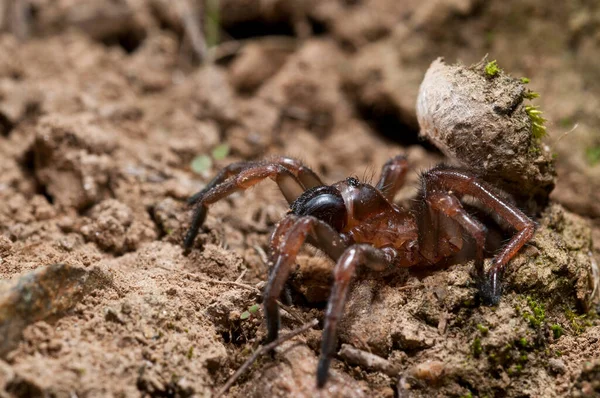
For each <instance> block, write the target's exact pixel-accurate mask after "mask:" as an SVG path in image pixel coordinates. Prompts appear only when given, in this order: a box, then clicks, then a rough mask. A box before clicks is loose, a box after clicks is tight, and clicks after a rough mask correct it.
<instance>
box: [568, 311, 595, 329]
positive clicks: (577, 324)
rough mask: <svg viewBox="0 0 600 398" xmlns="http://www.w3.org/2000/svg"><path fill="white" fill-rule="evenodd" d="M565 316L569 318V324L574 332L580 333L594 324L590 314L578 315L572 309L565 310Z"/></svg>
mask: <svg viewBox="0 0 600 398" xmlns="http://www.w3.org/2000/svg"><path fill="white" fill-rule="evenodd" d="M565 316H566V317H567V319H568V320H569V325H570V326H571V329H572V330H573V333H575V334H576V335H579V334H581V333H583V332H584V331H585V329H586V328H588V327H590V326H592V321H591V320H590V315H589V314H582V315H577V314H576V313H574V312H573V311H571V310H570V309H568V308H567V309H566V310H565Z"/></svg>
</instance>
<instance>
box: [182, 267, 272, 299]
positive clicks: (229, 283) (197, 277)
mask: <svg viewBox="0 0 600 398" xmlns="http://www.w3.org/2000/svg"><path fill="white" fill-rule="evenodd" d="M185 275H186V276H187V277H188V278H190V279H192V280H195V281H197V282H208V283H214V284H215V285H227V286H236V287H241V288H242V289H246V290H252V291H253V292H256V293H259V294H260V293H261V291H260V289H258V288H256V287H254V286H251V285H247V284H245V283H239V282H233V281H220V280H218V279H212V278H207V277H205V276H200V275H194V274H192V273H189V272H187V273H186V274H185Z"/></svg>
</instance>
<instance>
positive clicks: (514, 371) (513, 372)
mask: <svg viewBox="0 0 600 398" xmlns="http://www.w3.org/2000/svg"><path fill="white" fill-rule="evenodd" d="M522 371H523V365H521V364H515V365H513V366H511V367H510V368H509V369H508V372H507V373H508V375H509V376H517V375H519V374H521V372H522Z"/></svg>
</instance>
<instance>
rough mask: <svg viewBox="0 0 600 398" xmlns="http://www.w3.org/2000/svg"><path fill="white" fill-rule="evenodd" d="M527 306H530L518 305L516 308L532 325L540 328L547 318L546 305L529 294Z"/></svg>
mask: <svg viewBox="0 0 600 398" xmlns="http://www.w3.org/2000/svg"><path fill="white" fill-rule="evenodd" d="M527 306H528V307H529V308H526V309H522V308H521V307H519V306H517V307H516V310H517V312H520V313H521V316H522V317H523V319H525V320H526V321H527V322H528V323H529V325H530V326H531V327H533V328H536V329H538V328H539V327H540V326H541V325H542V323H543V322H544V321H545V320H546V312H545V311H544V306H543V304H540V303H538V302H537V301H535V300H534V299H533V298H531V297H530V296H527Z"/></svg>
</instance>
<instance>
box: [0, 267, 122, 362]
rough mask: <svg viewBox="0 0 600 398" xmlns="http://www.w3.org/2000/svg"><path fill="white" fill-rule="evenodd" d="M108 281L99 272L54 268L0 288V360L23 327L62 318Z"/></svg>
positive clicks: (102, 273)
mask: <svg viewBox="0 0 600 398" xmlns="http://www.w3.org/2000/svg"><path fill="white" fill-rule="evenodd" d="M111 280H112V279H111V277H110V275H108V274H107V273H106V272H104V271H102V270H101V269H100V268H92V269H85V268H79V267H72V266H69V265H65V264H54V265H49V266H45V267H40V268H38V269H36V270H35V271H32V272H29V273H27V274H25V275H23V276H21V277H19V278H17V279H15V280H13V281H11V282H7V283H4V284H3V285H0V335H1V336H3V338H2V340H0V356H4V355H6V354H7V353H8V352H9V351H10V350H12V349H13V348H14V347H15V346H16V344H17V343H18V342H19V339H20V338H21V335H22V332H23V329H24V328H25V327H26V326H27V325H29V324H31V323H33V322H36V321H39V320H43V319H46V318H48V317H50V316H57V315H61V314H63V313H64V312H65V311H67V310H69V309H70V308H72V307H73V306H75V305H76V304H77V303H78V302H79V301H80V300H81V298H82V297H83V296H85V295H86V294H88V293H90V292H91V291H92V290H94V289H97V288H100V287H102V286H105V285H107V284H111V283H112V282H111Z"/></svg>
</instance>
